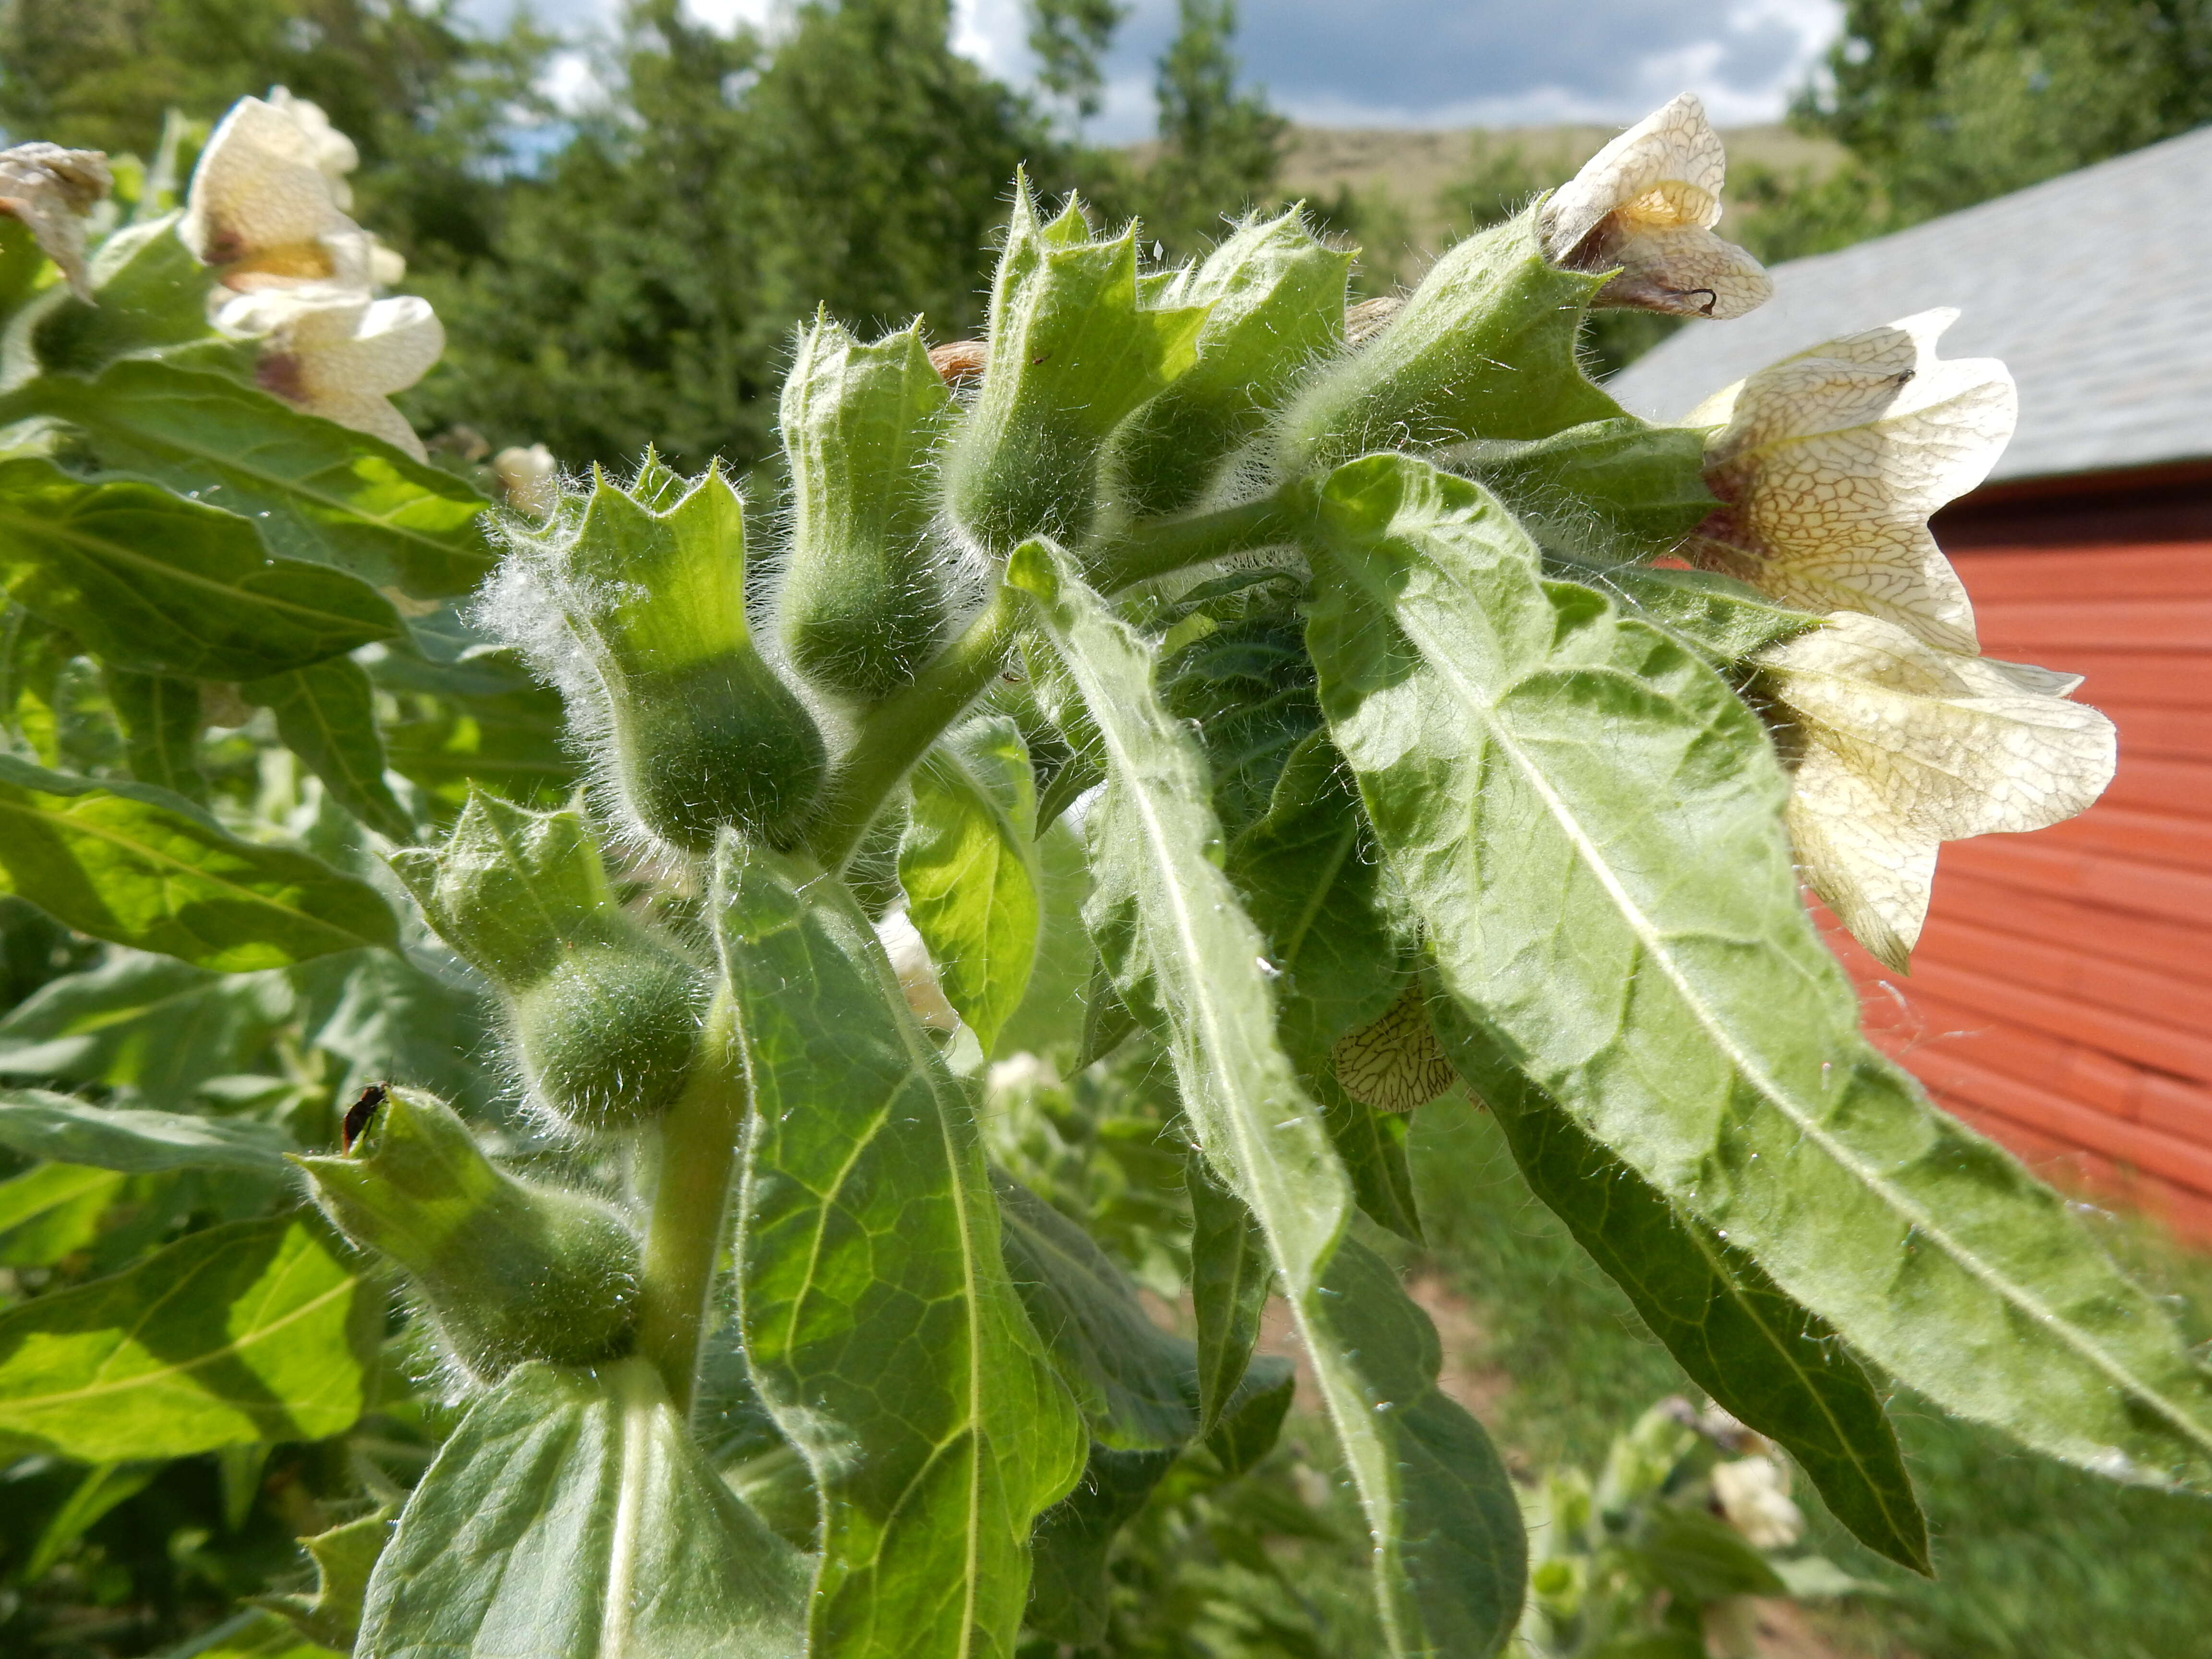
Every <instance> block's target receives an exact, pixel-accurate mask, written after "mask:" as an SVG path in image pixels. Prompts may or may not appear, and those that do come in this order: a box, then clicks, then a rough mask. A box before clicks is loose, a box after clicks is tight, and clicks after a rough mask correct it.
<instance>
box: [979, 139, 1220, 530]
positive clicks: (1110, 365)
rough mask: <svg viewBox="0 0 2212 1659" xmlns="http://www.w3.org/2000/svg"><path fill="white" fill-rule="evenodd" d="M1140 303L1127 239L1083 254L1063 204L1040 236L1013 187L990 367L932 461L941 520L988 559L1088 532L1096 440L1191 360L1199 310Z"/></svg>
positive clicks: (1100, 442) (1202, 311)
mask: <svg viewBox="0 0 2212 1659" xmlns="http://www.w3.org/2000/svg"><path fill="white" fill-rule="evenodd" d="M1152 286H1153V287H1154V288H1157V287H1158V284H1157V283H1155V284H1152ZM1151 300H1152V295H1149V294H1140V293H1139V283H1138V281H1137V246H1136V234H1135V232H1134V231H1130V232H1128V233H1127V234H1123V235H1121V236H1119V237H1116V238H1115V239H1114V240H1110V241H1103V242H1094V241H1092V240H1091V230H1090V227H1089V226H1088V225H1087V224H1086V223H1085V221H1084V218H1083V215H1082V213H1081V211H1080V210H1079V209H1078V208H1077V207H1076V206H1075V205H1074V204H1070V205H1069V206H1068V208H1067V210H1066V212H1064V213H1062V214H1061V215H1060V216H1059V217H1058V218H1057V219H1054V221H1052V222H1051V223H1049V224H1042V223H1040V222H1038V220H1037V215H1036V204H1035V202H1034V201H1033V200H1032V199H1031V198H1030V193H1029V186H1028V185H1027V183H1026V182H1024V184H1023V185H1022V186H1021V191H1020V194H1019V195H1018V197H1017V198H1016V199H1015V202H1014V213H1013V222H1012V224H1011V225H1010V226H1009V227H1008V228H1007V232H1006V252H1005V253H1004V254H1003V255H1002V256H1000V260H999V270H998V275H997V276H996V277H995V278H994V281H993V283H992V286H991V340H990V349H991V355H990V362H989V363H988V365H987V367H986V368H985V369H984V371H983V383H982V386H981V390H980V391H979V392H977V393H976V397H975V407H974V408H973V409H972V410H969V416H968V419H967V420H966V422H963V425H962V427H961V429H960V435H959V436H958V438H957V440H956V441H955V442H954V444H953V447H952V449H951V453H950V455H949V456H948V457H947V459H946V462H945V485H946V495H947V499H948V500H949V501H950V502H951V507H952V515H953V517H954V519H955V520H957V522H958V524H959V525H960V526H961V528H962V529H963V531H965V532H967V534H968V535H969V536H970V537H971V538H974V539H975V542H976V543H977V544H980V545H981V547H983V548H984V549H986V550H988V551H989V552H991V553H993V554H995V555H997V556H1000V557H1004V556H1006V555H1007V554H1010V553H1012V551H1013V550H1014V549H1015V548H1016V547H1017V546H1018V545H1019V544H1021V543H1022V542H1023V541H1024V540H1026V539H1027V538H1030V537H1031V536H1050V537H1052V538H1055V539H1056V540H1059V541H1061V542H1066V543H1072V542H1075V541H1078V540H1080V539H1081V538H1082V537H1083V536H1084V535H1085V532H1088V531H1089V529H1090V528H1091V520H1092V518H1093V516H1094V515H1095V513H1096V512H1097V499H1098V471H1099V456H1100V452H1101V450H1102V449H1103V447H1104V445H1105V442H1106V440H1107V438H1108V436H1109V435H1110V434H1111V433H1112V432H1113V430H1114V428H1115V427H1116V426H1118V425H1120V424H1121V421H1122V419H1123V417H1124V416H1127V415H1128V414H1129V412H1130V411H1131V410H1134V409H1136V408H1138V407H1139V406H1140V405H1141V404H1144V403H1145V402H1146V399H1148V398H1152V397H1155V396H1157V395H1158V393H1159V392H1162V391H1163V390H1164V389H1165V388H1166V387H1167V386H1170V385H1172V384H1173V383H1174V382H1175V380H1176V378H1177V377H1178V376H1180V375H1181V374H1182V373H1183V372H1184V371H1185V370H1187V369H1188V368H1190V366H1191V364H1192V363H1193V362H1195V361H1196V359H1197V353H1198V335H1199V331H1200V328H1202V327H1203V326H1204V325H1205V323H1206V307H1203V306H1195V307H1175V308H1172V309H1164V308H1162V307H1158V305H1155V304H1153V303H1152V302H1151Z"/></svg>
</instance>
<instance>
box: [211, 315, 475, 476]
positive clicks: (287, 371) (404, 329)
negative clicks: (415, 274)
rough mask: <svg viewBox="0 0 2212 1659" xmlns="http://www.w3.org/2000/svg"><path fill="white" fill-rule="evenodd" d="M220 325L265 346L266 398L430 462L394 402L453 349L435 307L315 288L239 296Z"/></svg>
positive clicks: (262, 368)
mask: <svg viewBox="0 0 2212 1659" xmlns="http://www.w3.org/2000/svg"><path fill="white" fill-rule="evenodd" d="M216 322H217V323H218V324H219V325H222V327H224V328H226V329H228V330H230V331H233V332H234V333H239V334H246V335H253V336H258V337H260V338H261V339H262V340H263V341H264V346H263V349H262V356H261V362H260V364H259V366H258V379H259V380H260V382H261V384H262V386H264V388H265V389H266V390H268V391H270V392H274V393H275V394H276V396H278V397H280V398H283V399H285V400H286V401H287V402H288V403H290V404H295V406H297V407H299V408H301V409H304V410H307V411H308V412H309V413H311V414H315V415H320V416H323V417H324V418H325V419H326V420H332V421H336V422H338V423H339V424H340V425H341V426H348V427H351V428H354V429H355V430H356V431H357V432H366V433H368V434H370V435H373V436H375V437H379V438H382V439H384V440H385V441H386V442H387V443H391V444H394V445H397V446H398V447H399V448H401V449H404V450H405V451H406V452H407V453H410V455H413V456H415V457H416V459H422V455H423V449H422V441H421V440H420V439H418V438H417V437H416V435H415V434H414V431H413V429H412V428H410V427H409V426H408V425H407V422H405V420H404V419H403V418H402V417H401V416H400V415H399V412H398V410H395V409H394V408H392V405H391V404H390V403H388V402H387V401H386V398H387V397H388V395H389V394H390V393H392V392H400V391H404V390H405V389H406V388H407V387H409V386H412V385H414V384H415V382H416V381H417V380H421V379H422V376H423V374H426V373H427V372H428V370H429V368H430V367H431V365H432V364H434V363H435V362H437V361H438V356H439V354H440V353H441V352H442V351H443V350H444V349H445V343H446V331H445V329H444V327H443V326H442V325H441V324H440V323H439V321H438V319H437V315H436V313H434V312H433V311H432V310H431V309H430V306H429V302H428V301H426V300H421V299H417V298H416V297H415V296H414V295H399V296H398V297H397V298H394V299H388V300H372V299H371V298H369V296H368V295H367V294H366V293H364V292H361V291H359V290H356V289H343V288H338V287H337V286H335V285H332V284H326V283H305V284H301V285H299V286H295V287H291V288H283V289H263V290H259V291H257V292H252V293H247V294H241V295H236V296H235V297H234V298H233V299H231V300H230V301H228V302H227V303H226V304H225V305H224V306H223V307H222V308H221V310H219V311H218V312H217V313H216Z"/></svg>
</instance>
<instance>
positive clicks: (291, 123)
mask: <svg viewBox="0 0 2212 1659" xmlns="http://www.w3.org/2000/svg"><path fill="white" fill-rule="evenodd" d="M354 160H355V155H354V149H353V145H352V143H351V142H350V141H349V140H348V139H346V138H345V137H344V136H343V134H341V133H338V132H337V131H334V130H333V129H332V128H331V124H330V121H329V119H328V118H327V117H325V115H324V114H323V112H322V111H321V110H319V109H318V108H317V107H316V106H314V105H313V104H311V103H308V102H307V101H306V100H304V99H298V98H295V97H293V96H292V95H291V94H289V93H288V92H286V91H285V90H284V89H283V88H281V87H279V88H276V91H275V93H274V94H272V95H271V100H270V101H264V100H261V99H258V98H241V99H240V100H239V101H238V102H237V104H236V105H234V106H233V107H232V109H231V111H230V112H229V113H228V115H226V116H224V117H223V118H222V125H220V126H218V127H217V128H216V131H215V136H214V137H211V138H210V139H209V141H208V147H207V149H206V150H205V152H204V153H203V154H202V155H201V157H200V161H199V166H198V167H197V168H195V169H194V170H193V173H192V181H191V188H190V189H189V190H188V191H186V194H185V217H184V222H183V223H182V224H181V225H179V227H178V230H177V234H178V235H179V237H180V238H181V239H182V240H183V241H184V244H185V246H186V247H188V248H190V249H191V251H192V252H193V253H194V254H196V255H197V256H198V258H200V259H201V260H202V261H203V262H204V263H205V264H210V265H215V266H216V267H218V268H219V269H220V271H221V276H222V283H223V285H224V286H225V287H227V288H229V289H234V290H236V291H238V292H240V293H248V292H252V291H254V290H257V289H268V288H285V287H290V286H294V285H296V284H298V283H335V284H337V285H338V286H340V287H344V288H356V289H364V290H366V289H373V288H374V287H377V286H379V285H380V284H386V283H394V282H397V281H398V279H399V277H400V276H402V275H403V274H404V271H405V269H406V267H405V264H404V262H403V261H402V260H401V259H400V258H399V256H398V255H397V254H395V253H393V252H392V251H391V250H389V249H388V248H385V247H382V246H379V245H378V243H377V240H376V238H375V237H374V236H372V235H370V234H368V232H367V231H365V230H363V229H362V228H361V227H360V226H359V225H357V224H356V223H355V222H353V221H352V220H351V219H350V218H349V217H348V216H346V212H345V209H346V206H347V204H349V202H350V201H351V200H352V197H351V193H350V191H348V189H347V187H346V184H345V179H344V176H343V175H344V173H345V172H346V170H347V169H348V168H349V167H351V166H352V165H353V162H354Z"/></svg>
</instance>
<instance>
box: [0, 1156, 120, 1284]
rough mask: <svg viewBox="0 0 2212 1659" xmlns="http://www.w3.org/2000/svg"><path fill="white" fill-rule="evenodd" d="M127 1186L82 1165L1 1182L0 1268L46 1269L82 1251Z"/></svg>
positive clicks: (50, 1167)
mask: <svg viewBox="0 0 2212 1659" xmlns="http://www.w3.org/2000/svg"><path fill="white" fill-rule="evenodd" d="M124 1185H125V1176H121V1175H118V1173H116V1172H115V1171H114V1170H95V1169H93V1168H90V1167H89V1166H88V1165H85V1164H40V1166H39V1167H38V1168H37V1169H35V1170H25V1171H24V1172H23V1173H22V1174H21V1175H19V1176H10V1177H9V1179H8V1180H6V1181H0V1267H46V1266H48V1265H50V1264H51V1263H53V1262H56V1261H60V1260H61V1259H62V1257H64V1256H65V1255H70V1254H71V1253H73V1252H75V1251H77V1250H81V1249H83V1248H84V1247H85V1246H86V1245H87V1244H89V1243H92V1241H93V1239H94V1237H96V1236H97V1235H98V1233H99V1231H100V1218H101V1217H102V1216H104V1215H106V1213H107V1208H108V1206H109V1205H111V1204H112V1203H114V1202H115V1200H117V1199H118V1198H120V1197H121V1196H122V1195H123V1188H124Z"/></svg>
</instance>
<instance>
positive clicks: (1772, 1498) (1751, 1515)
mask: <svg viewBox="0 0 2212 1659" xmlns="http://www.w3.org/2000/svg"><path fill="white" fill-rule="evenodd" d="M1713 1496H1714V1497H1715V1498H1718V1499H1719V1500H1720V1505H1721V1513H1722V1514H1723V1515H1724V1516H1727V1517H1728V1523H1729V1525H1730V1526H1731V1527H1734V1528H1735V1529H1736V1531H1737V1532H1738V1533H1740V1534H1742V1536H1743V1541H1744V1542H1746V1543H1747V1544H1749V1545H1750V1546H1751V1547H1753V1549H1758V1550H1786V1549H1788V1548H1789V1547H1790V1546H1791V1545H1792V1544H1794V1543H1796V1541H1798V1540H1799V1539H1801V1538H1802V1537H1803V1536H1804V1535H1805V1512H1804V1510H1801V1509H1799V1508H1798V1507H1797V1505H1796V1503H1795V1502H1794V1501H1793V1500H1792V1499H1791V1498H1790V1476H1789V1473H1788V1471H1786V1470H1785V1469H1784V1468H1783V1467H1782V1465H1781V1464H1779V1463H1778V1462H1775V1461H1774V1459H1772V1458H1771V1457H1744V1458H1739V1459H1737V1460H1736V1461H1735V1462H1730V1463H1720V1464H1716V1465H1715V1466H1714V1468H1713Z"/></svg>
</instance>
